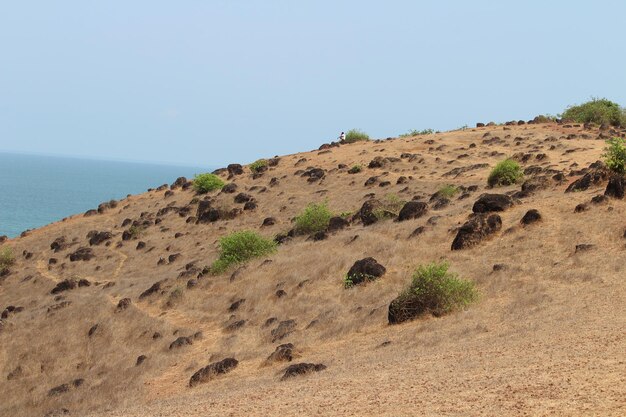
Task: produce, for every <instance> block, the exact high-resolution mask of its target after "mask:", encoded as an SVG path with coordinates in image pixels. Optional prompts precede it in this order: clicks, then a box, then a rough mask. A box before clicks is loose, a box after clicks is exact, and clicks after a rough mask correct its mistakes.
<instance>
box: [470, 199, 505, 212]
mask: <svg viewBox="0 0 626 417" xmlns="http://www.w3.org/2000/svg"><path fill="white" fill-rule="evenodd" d="M512 205H513V199H511V197H509V196H508V195H505V194H483V195H481V196H480V197H479V198H478V200H476V202H475V203H474V206H473V207H472V211H473V212H474V213H489V212H493V211H504V210H506V209H507V208H509V207H511V206H512Z"/></svg>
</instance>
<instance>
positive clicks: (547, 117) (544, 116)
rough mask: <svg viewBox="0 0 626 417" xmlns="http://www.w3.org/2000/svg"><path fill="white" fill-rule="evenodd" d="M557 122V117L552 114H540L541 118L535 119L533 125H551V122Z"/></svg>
mask: <svg viewBox="0 0 626 417" xmlns="http://www.w3.org/2000/svg"><path fill="white" fill-rule="evenodd" d="M555 120H556V117H554V116H552V115H550V114H540V115H539V116H536V117H535V118H534V119H533V123H550V122H554V121H555Z"/></svg>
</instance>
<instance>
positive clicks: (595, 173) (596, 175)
mask: <svg viewBox="0 0 626 417" xmlns="http://www.w3.org/2000/svg"><path fill="white" fill-rule="evenodd" d="M585 171H587V172H586V173H585V174H584V175H583V176H582V177H580V178H578V179H577V180H576V181H574V182H573V183H571V184H570V185H569V186H568V187H567V189H566V190H565V192H566V193H571V192H575V191H584V190H587V189H588V188H589V187H591V186H592V185H599V184H601V183H602V182H604V181H606V180H607V179H608V178H609V170H608V169H607V168H606V166H605V165H604V164H603V163H602V162H599V161H597V162H594V163H593V164H591V165H589V168H586V169H585Z"/></svg>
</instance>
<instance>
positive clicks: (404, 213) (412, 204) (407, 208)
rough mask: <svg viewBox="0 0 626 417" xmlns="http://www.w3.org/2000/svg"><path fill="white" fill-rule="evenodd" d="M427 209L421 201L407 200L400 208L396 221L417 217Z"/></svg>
mask: <svg viewBox="0 0 626 417" xmlns="http://www.w3.org/2000/svg"><path fill="white" fill-rule="evenodd" d="M427 211H428V205H427V204H426V203H424V202H422V201H409V202H408V203H406V204H405V205H404V206H403V207H402V209H401V210H400V214H398V221H399V222H401V221H405V220H410V219H418V218H420V217H422V216H423V215H424V214H426V212H427Z"/></svg>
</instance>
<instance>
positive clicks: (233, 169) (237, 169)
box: [226, 164, 243, 176]
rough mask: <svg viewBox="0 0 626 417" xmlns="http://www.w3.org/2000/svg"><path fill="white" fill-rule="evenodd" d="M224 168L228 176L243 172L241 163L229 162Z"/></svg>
mask: <svg viewBox="0 0 626 417" xmlns="http://www.w3.org/2000/svg"><path fill="white" fill-rule="evenodd" d="M226 169H227V170H228V175H230V176H233V175H241V174H243V167H242V166H241V164H230V165H228V167H226Z"/></svg>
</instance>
